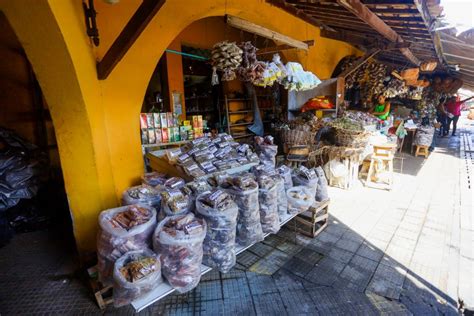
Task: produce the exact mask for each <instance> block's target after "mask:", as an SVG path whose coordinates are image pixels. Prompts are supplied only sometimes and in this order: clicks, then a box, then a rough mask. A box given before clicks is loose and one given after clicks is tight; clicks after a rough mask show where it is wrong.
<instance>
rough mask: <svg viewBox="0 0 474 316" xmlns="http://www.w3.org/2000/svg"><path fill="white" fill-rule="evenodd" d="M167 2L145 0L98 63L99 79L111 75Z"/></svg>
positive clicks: (164, 0) (163, 0) (162, 0)
mask: <svg viewBox="0 0 474 316" xmlns="http://www.w3.org/2000/svg"><path fill="white" fill-rule="evenodd" d="M165 2H166V0H143V2H142V3H141V4H140V6H139V7H138V9H137V11H135V13H134V14H133V16H132V17H131V18H130V20H129V21H128V23H127V25H125V27H124V28H123V30H122V32H120V34H119V36H118V37H117V38H116V39H115V41H114V42H113V44H112V46H110V48H109V50H108V51H107V53H105V55H104V58H102V60H101V61H100V62H99V63H97V76H98V78H99V80H104V79H106V78H107V77H108V76H109V74H110V73H111V72H112V70H113V69H114V68H115V66H116V65H117V64H118V63H119V62H120V60H121V59H122V58H123V56H125V54H126V53H127V51H128V50H129V49H130V47H132V45H133V43H135V41H136V40H137V38H138V37H139V36H140V34H141V33H142V32H143V30H144V29H145V28H146V26H147V25H148V23H150V21H151V20H152V19H153V17H154V16H155V15H156V14H157V13H158V11H159V10H160V8H161V7H162V6H163V4H164V3H165Z"/></svg>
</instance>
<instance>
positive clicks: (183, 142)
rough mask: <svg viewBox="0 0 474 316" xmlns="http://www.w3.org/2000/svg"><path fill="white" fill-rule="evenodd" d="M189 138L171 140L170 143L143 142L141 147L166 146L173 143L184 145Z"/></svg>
mask: <svg viewBox="0 0 474 316" xmlns="http://www.w3.org/2000/svg"><path fill="white" fill-rule="evenodd" d="M188 142H189V140H181V141H179V142H172V143H155V144H143V145H142V147H144V148H149V147H167V146H173V145H184V144H186V143H188Z"/></svg>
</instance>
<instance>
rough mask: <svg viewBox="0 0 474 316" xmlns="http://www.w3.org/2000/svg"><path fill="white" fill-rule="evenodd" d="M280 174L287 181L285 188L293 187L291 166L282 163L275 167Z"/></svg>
mask: <svg viewBox="0 0 474 316" xmlns="http://www.w3.org/2000/svg"><path fill="white" fill-rule="evenodd" d="M275 170H276V171H277V172H278V174H279V175H280V176H282V177H283V180H284V183H285V190H288V189H290V188H292V187H293V179H292V178H291V168H290V167H288V166H285V165H282V166H280V167H278V168H276V169H275Z"/></svg>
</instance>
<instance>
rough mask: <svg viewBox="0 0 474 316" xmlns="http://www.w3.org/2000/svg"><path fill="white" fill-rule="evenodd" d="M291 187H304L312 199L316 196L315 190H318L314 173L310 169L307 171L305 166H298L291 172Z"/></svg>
mask: <svg viewBox="0 0 474 316" xmlns="http://www.w3.org/2000/svg"><path fill="white" fill-rule="evenodd" d="M292 179H293V185H296V186H299V185H302V186H305V187H306V188H307V189H308V190H309V191H310V192H311V193H312V194H313V198H314V197H315V196H316V190H317V189H318V177H317V175H316V171H315V170H314V169H313V168H311V169H308V168H306V167H305V166H300V167H298V168H297V169H295V170H294V171H293V177H292Z"/></svg>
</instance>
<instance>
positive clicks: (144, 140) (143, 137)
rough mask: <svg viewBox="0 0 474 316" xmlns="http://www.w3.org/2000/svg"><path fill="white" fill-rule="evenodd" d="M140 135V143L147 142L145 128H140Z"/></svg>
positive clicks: (144, 143)
mask: <svg viewBox="0 0 474 316" xmlns="http://www.w3.org/2000/svg"><path fill="white" fill-rule="evenodd" d="M140 131H141V134H140V135H141V137H142V144H143V145H146V144H148V130H147V129H146V128H142V129H141V130H140Z"/></svg>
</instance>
